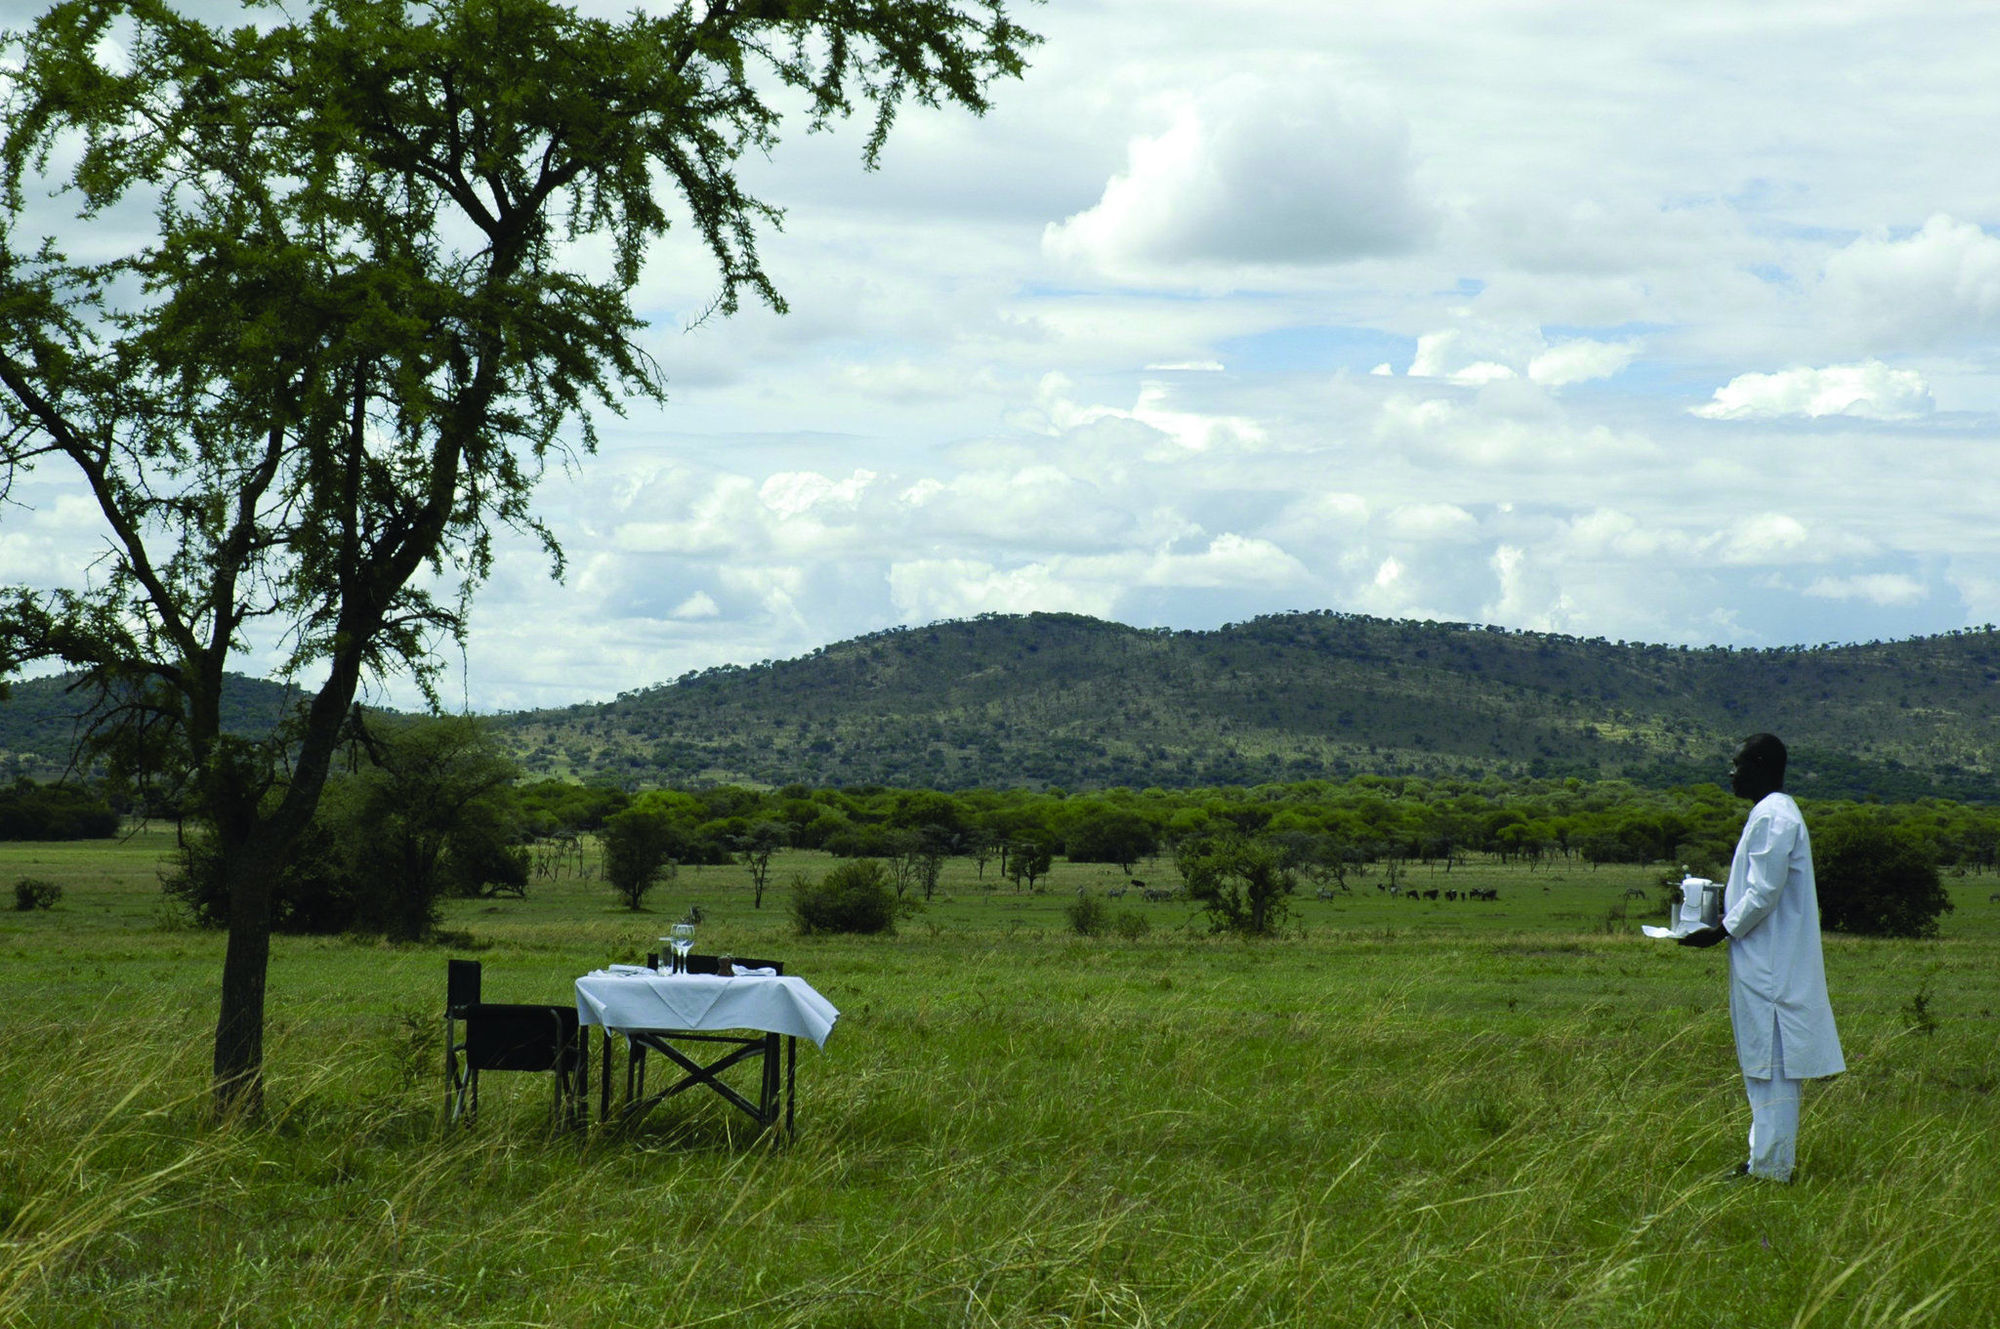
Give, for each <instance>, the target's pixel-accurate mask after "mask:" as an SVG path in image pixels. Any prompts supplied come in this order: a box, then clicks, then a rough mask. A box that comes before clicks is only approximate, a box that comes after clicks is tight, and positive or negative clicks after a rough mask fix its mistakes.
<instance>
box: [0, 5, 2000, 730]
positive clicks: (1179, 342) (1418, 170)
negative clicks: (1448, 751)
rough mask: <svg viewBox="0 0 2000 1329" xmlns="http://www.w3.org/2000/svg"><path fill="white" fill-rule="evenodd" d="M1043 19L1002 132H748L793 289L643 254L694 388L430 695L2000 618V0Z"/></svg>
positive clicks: (1049, 12)
mask: <svg viewBox="0 0 2000 1329" xmlns="http://www.w3.org/2000/svg"><path fill="white" fill-rule="evenodd" d="M619 7H621V6H612V8H614V9H615V8H619ZM4 12H5V13H6V15H7V16H8V17H10V18H15V19H18V17H19V15H20V13H21V12H22V6H21V5H20V4H18V3H15V2H14V0H9V3H8V4H7V5H6V9H5V11H4ZM1025 13H1026V17H1027V19H1028V21H1029V23H1030V24H1031V26H1035V27H1037V28H1038V29H1039V30H1040V31H1042V32H1043V33H1044V35H1045V36H1046V39H1047V40H1046V43H1045V44H1044V45H1043V46H1042V47H1041V48H1040V49H1039V51H1038V52H1037V53H1036V55H1035V57H1034V67H1033V69H1032V70H1031V71H1030V72H1029V74H1028V76H1027V78H1026V79H1025V80H1024V81H1022V82H1021V83H1018V84H1012V85H1005V86H1002V87H1000V88H998V89H997V91H996V94H995V97H996V106H995V109H994V110H993V112H992V113H991V114H989V115H988V116H986V117H985V118H984V119H977V118H974V117H971V116H969V115H966V114H964V113H960V112H918V111H913V112H911V113H909V114H907V115H906V116H905V118H904V119H903V120H902V122H901V123H900V125H899V127H898V130H897V132H896V134H895V135H894V136H893V137H892V138H891V140H890V142H889V146H888V149H887V151H886V154H885V156H884V159H883V165H882V169H881V170H879V171H877V172H875V173H873V174H868V173H864V172H863V171H862V170H861V169H860V167H859V163H858V155H859V148H860V136H859V134H858V133H855V132H848V133H837V134H828V135H819V136H812V137H807V136H803V135H798V134H794V135H792V136H790V137H788V139H787V141H786V143H785V145H784V147H783V148H782V149H781V150H780V151H779V152H778V153H777V155H776V156H775V157H774V158H773V159H772V160H771V161H769V162H758V163H756V164H755V167H754V169H753V170H752V171H751V176H752V178H753V180H754V183H755V185H756V186H757V187H758V188H759V189H760V190H761V191H762V192H763V193H764V195H765V196H766V197H767V198H769V199H770V200H771V201H773V202H776V203H778V204H780V205H782V206H783V207H784V208H785V209H786V210H787V215H786V223H785V229H784V232H783V233H782V234H781V235H778V236H774V237H771V238H770V239H768V240H767V241H766V242H765V247H764V255H765V258H766V260H767V264H768V267H769V270H770V272H771V273H772V275H773V277H774V278H775V280H776V281H777V283H778V285H779V287H780V288H781V289H782V290H783V291H784V293H785V295H786V297H787V299H788V300H789V301H790V303H791V309H792V312H791V313H790V315H789V316H787V317H784V318H779V317H776V316H773V315H771V314H769V313H768V312H767V311H763V310H754V309H746V311H745V313H743V314H742V315H741V316H739V317H738V318H736V319H734V320H732V321H728V322H717V321H711V322H709V323H707V324H705V325H703V326H701V327H699V328H698V329H696V330H694V331H692V332H688V331H685V330H684V329H685V327H686V325H687V324H688V322H689V321H690V319H691V318H692V317H693V316H694V314H695V313H696V312H697V311H699V310H700V309H701V308H702V307H703V306H704V305H705V304H706V303H707V302H708V301H709V299H710V298H711V297H712V295H713V293H714V288H715V280H714V276H713V274H712V273H711V272H710V271H708V270H707V269H706V268H705V267H703V266H702V264H701V263H700V262H699V256H698V253H697V251H696V250H694V249H693V248H692V247H690V246H687V245H685V244H680V243H669V244H667V245H664V246H662V247H661V249H660V250H659V252H658V254H657V256H656V259H655V261H654V263H653V264H652V265H651V267H650V268H649V270H648V272H647V274H646V277H645V282H644V287H643V291H642V293H641V304H642V306H643V308H644V310H645V312H646V313H647V315H648V317H649V318H650V319H652V320H653V324H654V326H653V331H652V332H651V334H650V345H651V348H652V350H653V351H654V352H655V354H656V355H657V356H658V358H659V360H660V362H661V363H662V365H663V366H664V367H665V369H666V372H667V375H668V378H669V388H670V392H671V400H670V402H669V403H668V404H667V405H666V406H665V407H664V408H661V409H657V410H655V409H652V408H645V409H635V410H634V411H633V412H632V414H631V415H630V417H629V418H628V419H625V420H610V421H606V422H605V423H604V426H603V433H604V447H603V449H602V451H601V452H600V453H599V455H597V456H596V457H594V458H592V459H589V460H588V461H586V462H585V463H584V465H583V466H582V467H581V468H580V469H579V470H578V471H577V473H576V474H574V475H573V476H568V477H564V476H556V477H552V478H551V479H550V480H549V481H548V482H546V484H545V485H544V487H543V489H542V491H541V495H540V510H541V512H542V513H543V514H544V516H545V517H546V518H547V520H548V521H549V523H550V525H551V526H552V527H553V529H554V531H555V533H556V535H557V536H558V538H559V539H560V540H561V541H562V543H563V544H564V546H565V548H566V550H567V552H568V555H569V558H570V571H569V573H568V575H567V577H566V578H565V580H564V581H562V582H561V583H556V582H553V581H551V580H550V579H549V578H548V575H547V565H546V561H545V560H544V559H543V558H542V557H541V556H540V555H539V554H538V553H537V552H536V551H535V550H533V549H531V548H528V547H525V546H523V547H518V548H509V549H508V550H507V551H506V552H505V554H504V556H503V557H502V559H501V560H500V563H499V566H498V568H497V571H496V575H495V576H494V578H493V580H492V582H491V583H490V584H489V585H488V586H487V587H486V588H485V589H484V591H483V592H482V594H481V597H480V600H479V602H478V604H479V607H478V610H477V614H476V618H475V623H474V631H473V636H472V640H471V643H470V649H469V652H468V653H467V655H466V657H465V659H464V660H463V661H462V662H459V661H454V664H453V667H452V669H451V671H450V674H451V687H450V689H449V692H448V698H447V699H448V700H449V701H450V702H451V703H452V704H454V705H457V704H463V705H468V706H470V707H472V708H473V709H478V710H488V709H495V708H515V707H526V706H536V705H550V704H559V703H567V702H571V701H579V700H600V699H606V698H609V697H611V696H612V695H614V694H616V693H618V692H620V691H623V690H627V689H631V688H637V687H643V686H646V685H649V684H652V683H655V682H659V681H663V680H666V679H670V678H672V677H674V676H676V675H678V674H680V673H682V672H684V671H686V670H688V669H694V668H702V667H706V666H709V665H714V664H720V663H724V662H739V663H750V662H755V661H757V660H760V659H767V658H774V659H775V658H784V657H788V656H792V655H797V654H800V653H802V652H805V651H808V650H810V649H812V648H813V647H814V646H817V645H820V644H822V643H826V642H831V641H836V640H839V639H842V638H846V637H850V636H853V635H856V634H859V633H863V632H868V631H873V630H876V629H879V628H883V627H887V626H891V625H895V624H915V623H924V622H928V621H931V620H935V619H941V618H956V617H961V616H966V615H972V614H978V613H982V612H987V611H998V612H1009V613H1012V612H1024V611H1029V610H1068V611H1075V612H1079V613H1086V614H1092V615H1097V616H1100V617H1104V618H1110V619H1116V620H1119V621H1122V622H1126V623H1133V624H1139V625H1148V626H1150V625H1167V626H1172V627H1191V628H1201V627H1211V626H1214V625H1217V624H1220V623H1223V622H1226V621H1232V620H1241V619H1245V618H1248V617H1251V616H1253V615H1256V614H1260V613H1266V612H1272V611H1282V610H1291V609H1335V610H1343V611H1353V612H1361V613H1369V614H1379V615H1388V616H1396V617H1412V618H1438V619H1450V620H1459V621H1477V622H1487V623H1498V624H1504V625H1507V626H1511V627H1520V628H1534V629H1541V630H1549V631H1557V632H1565V633H1571V634H1575V635H1580V636H1602V637H1607V638H1611V639H1614V640H1615V639H1627V640H1635V641H1649V642H1669V643H1683V642H1685V643H1710V642H1722V643H1732V644H1735V645H1739V646H1766V645H1775V644H1784V643H1817V642H1824V641H1848V640H1867V639H1871V638H1876V637H1897V636H1907V635H1911V634H1917V633H1931V632H1942V631H1947V630H1950V629H1952V628H1957V627H1962V626H1966V625H1970V624H1979V623H1984V622H1987V621H1989V620H2000V512H1996V508H2000V503H1997V502H1996V499H2000V485H1996V483H1995V481H1994V479H1993V477H1994V475H1995V473H1996V472H1995V467H1996V462H2000V458H1996V457H1995V455H1994V449H1995V445H1996V439H2000V363H1996V360H1997V359H2000V357H1996V355H1995V350H1994V347H1995V332H1996V326H1997V325H2000V173H1996V172H1995V171H1994V170H1993V168H1992V163H1991V161H1990V157H1991V153H1992V145H1993V144H1995V143H1996V142H2000V68H1996V65H1995V62H1994V59H1993V56H1992V52H1993V51H1994V50H1996V49H2000V44H1997V43H2000V18H1996V15H1995V13H1994V11H1993V10H1992V9H1991V8H1990V7H1988V6H1984V5H1965V4H1962V3H1939V4H1922V3H1889V2H1887V0H1882V2H1875V0H1852V2H1850V3H1829V2H1828V0H1812V2H1811V3H1789V2H1786V0H1742V2H1741V3H1702V2H1701V0H1676V3H1673V4H1643V5H1605V4H1603V3H1601V0H1593V2H1592V3H1571V2H1570V0H1518V2H1511V0H1510V2H1506V3H1502V2H1501V0H1492V2H1490V3H1471V2H1464V3H1432V2H1426V0H1403V2H1402V3H1398V4H1395V5H1358V4H1333V3H1328V2H1327V0H1232V3H1231V4H1230V5H1228V6H1226V7H1225V6H1217V5H1215V4H1213V3H1210V2H1208V0H1201V2H1200V3H1196V2H1195V0H1090V2H1084V0H1054V2H1053V3H1051V4H1049V5H1048V6H1046V7H1042V8H1038V9H1030V10H1027V11H1025ZM1224 15H1226V19H1225V17H1224ZM68 520H69V517H68V513H67V512H66V511H62V510H59V509H58V507H57V506H56V505H55V504H53V503H50V504H48V505H45V506H44V508H43V509H42V510H39V511H37V512H36V513H34V514H32V515H30V514H23V513H20V512H9V513H7V514H6V515H5V516H4V518H0V581H21V580H30V581H33V580H36V579H37V578H38V577H39V578H42V579H46V578H49V577H51V576H56V575H59V574H57V573H56V572H54V571H52V570H51V566H50V555H49V551H50V550H53V549H55V548H57V547H58V544H59V541H58V539H57V536H56V534H55V532H57V531H58V530H60V531H62V532H64V533H65V538H67V533H68V532H70V530H71V527H70V526H67V525H65V524H64V523H65V522H67V521H68ZM67 565H68V566H75V564H74V561H73V560H72V561H70V562H69V563H68V564H67Z"/></svg>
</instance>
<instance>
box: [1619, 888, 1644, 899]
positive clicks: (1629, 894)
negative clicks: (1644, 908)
mask: <svg viewBox="0 0 2000 1329" xmlns="http://www.w3.org/2000/svg"><path fill="white" fill-rule="evenodd" d="M1623 898H1625V899H1627V900H1643V899H1645V898H1646V893H1645V892H1644V891H1642V890H1640V889H1639V888H1638V887H1637V886H1633V887H1630V888H1628V889H1627V890H1626V892H1625V895H1624V897H1623Z"/></svg>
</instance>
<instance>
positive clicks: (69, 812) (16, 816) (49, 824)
mask: <svg viewBox="0 0 2000 1329" xmlns="http://www.w3.org/2000/svg"><path fill="white" fill-rule="evenodd" d="M116 834H118V814H117V813H116V812H113V811H112V810H111V805H110V804H109V803H106V802H105V801H104V799H103V798H102V797H100V796H99V795H97V794H93V793H90V792H88V791H87V790H83V789H78V788H76V787H75V786H73V785H64V784H49V785H39V784H36V783H35V782H34V781H33V780H30V779H28V778H26V777H25V776H24V777H22V778H20V779H18V780H16V781H14V784H13V787H12V788H7V789H0V840H107V839H110V838H111V837H112V836H114V835H116Z"/></svg>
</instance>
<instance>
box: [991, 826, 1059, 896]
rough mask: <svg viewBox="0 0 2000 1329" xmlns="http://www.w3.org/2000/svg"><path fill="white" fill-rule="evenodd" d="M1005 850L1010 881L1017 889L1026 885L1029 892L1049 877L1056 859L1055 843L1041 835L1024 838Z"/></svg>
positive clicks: (1006, 867)
mask: <svg viewBox="0 0 2000 1329" xmlns="http://www.w3.org/2000/svg"><path fill="white" fill-rule="evenodd" d="M1005 850H1006V855H1007V860H1006V864H1005V867H1004V871H1005V873H1006V875H1007V878H1008V880H1010V881H1012V882H1013V883H1014V884H1015V885H1016V886H1017V887H1018V886H1020V885H1022V884H1024V883H1025V884H1026V885H1027V887H1028V889H1029V890H1033V889H1034V888H1035V883H1036V882H1037V881H1039V880H1041V879H1042V878H1043V877H1045V876H1047V875H1048V871H1049V868H1050V866H1051V865H1053V864H1054V862H1055V857H1056V847H1055V843H1054V842H1053V841H1051V840H1048V839H1045V838H1043V837H1042V836H1039V835H1027V836H1023V837H1022V838H1020V839H1018V840H1015V841H1012V842H1011V843H1009V844H1008V845H1006V846H1005Z"/></svg>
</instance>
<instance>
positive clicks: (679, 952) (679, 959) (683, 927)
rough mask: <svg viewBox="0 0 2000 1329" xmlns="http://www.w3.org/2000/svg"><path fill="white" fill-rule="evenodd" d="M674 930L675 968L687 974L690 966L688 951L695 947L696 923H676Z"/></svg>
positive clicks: (676, 970)
mask: <svg viewBox="0 0 2000 1329" xmlns="http://www.w3.org/2000/svg"><path fill="white" fill-rule="evenodd" d="M672 931H673V938H672V941H673V947H674V958H675V964H674V970H675V972H677V973H682V974H685V973H686V972H687V967H688V965H687V960H688V952H689V951H691V950H693V949H694V924H692V923H676V924H674V926H673V928H672Z"/></svg>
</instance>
